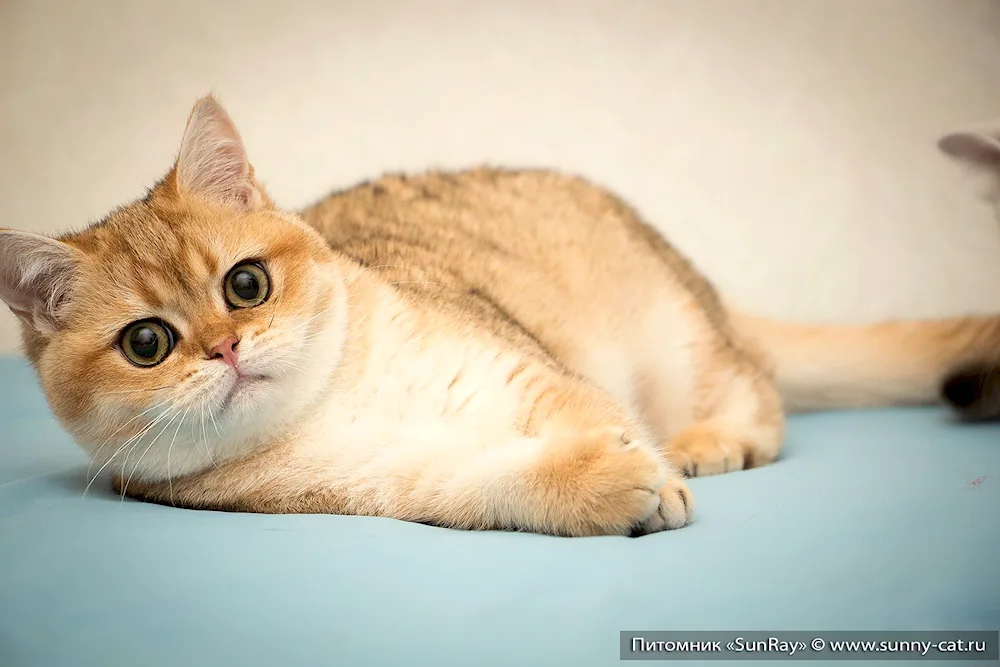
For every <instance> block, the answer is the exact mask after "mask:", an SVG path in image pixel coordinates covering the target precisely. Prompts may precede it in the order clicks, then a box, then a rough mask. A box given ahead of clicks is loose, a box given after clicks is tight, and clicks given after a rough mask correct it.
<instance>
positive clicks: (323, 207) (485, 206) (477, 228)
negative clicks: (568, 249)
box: [303, 167, 621, 268]
mask: <svg viewBox="0 0 1000 667" xmlns="http://www.w3.org/2000/svg"><path fill="white" fill-rule="evenodd" d="M620 207H621V202H619V201H618V200H617V199H616V198H614V197H613V196H612V195H611V194H610V193H609V192H607V191H606V190H604V189H602V188H600V187H599V186H597V185H594V184H592V183H590V182H588V181H586V180H584V179H582V178H579V177H575V176H572V175H567V174H563V173H559V172H555V171H547V170H513V169H499V168H490V167H481V168H477V169H469V170H464V171H454V172H445V171H429V172H424V173H418V174H388V175H385V176H383V177H381V178H379V179H377V180H374V181H366V182H364V183H361V184H359V185H356V186H354V187H351V188H348V189H346V190H342V191H339V192H335V193H333V194H331V195H329V196H328V197H326V198H325V199H323V200H322V201H320V202H318V203H316V204H315V205H313V206H311V207H310V208H308V209H306V210H305V211H304V212H303V216H304V217H305V218H306V220H308V221H309V222H310V223H311V224H312V225H314V226H315V227H317V228H318V229H320V231H321V232H322V233H323V235H324V236H325V237H326V239H327V240H328V241H329V243H330V244H331V246H333V247H334V248H336V249H338V250H340V251H342V252H345V253H347V254H350V255H352V256H354V257H355V258H356V259H358V260H359V261H361V262H362V263H364V264H373V263H374V262H376V261H379V260H381V259H385V258H386V257H389V256H397V255H403V256H404V257H405V258H407V260H408V263H409V264H411V265H419V264H422V263H424V262H425V261H430V262H431V263H433V264H434V265H435V266H442V262H443V263H445V264H448V265H449V266H451V268H458V267H459V266H460V265H461V264H462V263H464V262H466V261H471V260H477V259H482V258H484V257H489V256H496V255H497V254H498V253H502V255H503V256H505V257H517V258H520V259H521V260H523V261H531V260H537V259H541V258H542V257H546V256H547V255H548V253H547V252H546V251H547V250H549V246H551V245H557V246H560V247H561V246H565V245H566V244H572V245H573V246H575V247H574V252H575V253H576V254H588V253H587V251H588V249H589V248H588V243H589V242H594V241H597V240H598V239H596V238H594V237H595V235H600V236H608V235H609V233H613V232H614V231H616V230H615V227H616V226H617V227H619V229H620V224H618V225H616V224H615V222H616V221H618V220H619V219H620V217H621V215H620V211H619V210H616V209H617V208H620ZM602 219H603V222H604V224H600V222H601V220H602ZM600 232H603V233H600ZM604 240H607V239H604ZM422 251H423V252H422Z"/></svg>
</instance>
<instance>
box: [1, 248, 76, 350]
mask: <svg viewBox="0 0 1000 667" xmlns="http://www.w3.org/2000/svg"><path fill="white" fill-rule="evenodd" d="M79 260H80V256H79V251H77V250H76V249H75V248H73V247H71V246H69V245H67V244H65V243H63V242H62V241H57V240H55V239H51V238H48V237H46V236H41V235H39V234H31V233H29V232H20V231H16V230H13V229H0V300H3V302H4V303H6V304H7V307H8V308H10V309H11V311H13V313H14V314H15V315H17V316H18V317H19V318H20V319H21V321H23V322H24V323H25V324H27V325H28V326H29V327H31V328H33V329H34V330H35V331H38V332H39V333H42V334H45V335H51V334H53V333H55V332H56V331H58V330H59V329H60V328H61V327H62V325H63V316H64V314H65V306H66V303H67V301H68V299H69V296H70V291H71V290H72V287H73V282H74V276H75V273H76V267H77V266H78V265H79Z"/></svg>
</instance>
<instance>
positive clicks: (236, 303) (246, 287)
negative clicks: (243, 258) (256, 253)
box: [225, 262, 271, 308]
mask: <svg viewBox="0 0 1000 667" xmlns="http://www.w3.org/2000/svg"><path fill="white" fill-rule="evenodd" d="M225 294H226V302H227V303H229V305H230V306H232V307H233V308H253V307H255V306H259V305H260V304H262V303H264V302H265V301H267V297H268V296H270V294H271V279H270V278H269V277H268V275H267V271H265V270H264V267H263V266H261V265H260V264H259V263H257V262H243V263H242V264H237V265H236V266H234V267H233V268H232V269H230V270H229V273H227V274H226V282H225Z"/></svg>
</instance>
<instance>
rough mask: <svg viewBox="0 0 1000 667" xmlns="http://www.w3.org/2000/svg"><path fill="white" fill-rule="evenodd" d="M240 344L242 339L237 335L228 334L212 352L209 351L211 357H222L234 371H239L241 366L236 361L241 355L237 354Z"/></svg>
mask: <svg viewBox="0 0 1000 667" xmlns="http://www.w3.org/2000/svg"><path fill="white" fill-rule="evenodd" d="M239 344H240V339H239V338H237V337H236V336H226V337H225V338H223V339H222V340H221V341H219V342H218V343H217V344H216V345H215V347H213V348H212V350H211V352H209V358H211V359H222V360H223V361H224V362H226V364H228V365H229V366H230V367H232V369H233V370H234V371H238V370H239V367H238V366H237V365H236V362H237V360H238V359H239V355H237V354H236V346H237V345H239Z"/></svg>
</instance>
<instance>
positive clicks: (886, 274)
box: [0, 0, 1000, 351]
mask: <svg viewBox="0 0 1000 667" xmlns="http://www.w3.org/2000/svg"><path fill="white" fill-rule="evenodd" d="M209 89H214V90H215V91H216V92H217V93H218V94H219V95H220V96H221V98H222V99H223V101H224V102H225V103H226V104H227V106H228V107H229V109H230V112H231V113H232V115H233V116H234V118H235V119H236V122H237V123H238V124H239V126H240V128H241V130H242V132H243V134H244V138H245V139H246V141H247V143H248V146H249V149H250V152H251V158H252V159H253V161H254V163H255V166H256V168H257V171H258V174H259V175H260V176H261V177H262V179H263V180H264V181H265V183H266V184H267V186H268V187H269V188H270V190H271V192H272V194H273V195H274V196H275V197H276V198H277V199H278V200H279V201H280V202H282V203H283V204H286V205H288V206H298V205H302V204H305V203H307V202H309V201H310V200H312V199H314V198H316V197H319V196H320V195H322V194H323V193H324V192H325V191H326V190H328V189H330V188H332V187H334V186H343V185H347V184H349V183H351V182H353V181H356V180H361V179H364V178H367V177H370V176H373V175H375V174H377V173H378V172H379V171H381V170H385V169H406V168H422V167H425V166H429V165H438V166H463V165H469V164H472V163H476V162H481V161H489V162H493V163H506V164H512V165H547V166H555V167H559V168H563V169H567V170H572V171H577V172H581V173H584V174H586V175H588V176H590V177H592V178H594V179H597V180H600V181H603V182H604V183H606V184H607V185H610V186H612V187H614V188H616V189H618V190H619V191H620V192H622V193H623V194H625V195H626V196H627V197H629V198H631V199H632V200H633V202H634V203H635V204H636V205H637V206H638V207H639V208H640V209H641V210H643V211H644V212H645V213H646V214H647V215H648V216H649V217H650V218H652V219H653V220H654V221H655V223H656V224H657V225H658V226H659V227H660V228H661V229H662V230H664V231H666V232H667V233H668V235H669V236H670V237H671V238H672V239H673V240H674V241H675V242H676V243H677V244H678V245H680V246H681V247H682V248H683V249H684V250H686V251H687V252H688V254H690V255H691V256H692V257H693V258H694V259H695V260H696V261H697V262H698V263H699V264H700V265H701V266H702V267H703V268H704V269H705V270H706V271H707V272H708V273H709V275H710V276H711V277H712V278H713V279H714V280H715V281H716V282H717V283H718V284H719V286H720V287H722V288H723V289H725V290H726V291H727V292H729V294H730V295H731V296H732V297H733V298H735V299H736V300H737V301H740V302H742V303H743V304H746V305H747V306H750V307H755V308H757V309H759V310H762V311H766V312H769V313H775V314H783V315H790V316H799V317H812V318H817V319H828V320H829V319H842V320H843V319H867V318H875V317H883V316H889V315H933V314H944V313H952V312H961V311H967V310H986V309H1000V227H998V225H997V223H996V220H995V219H994V218H993V214H992V212H991V210H990V208H989V207H988V206H987V205H986V204H985V203H984V202H983V201H981V200H979V199H977V193H978V192H979V188H978V184H977V183H976V182H975V181H974V180H972V179H971V178H970V176H969V174H967V173H965V172H964V171H963V170H962V169H960V168H959V167H957V166H956V165H954V164H952V163H950V162H948V161H946V160H945V159H944V158H943V157H942V156H940V155H939V154H938V153H937V152H936V149H935V147H934V142H935V140H936V139H937V137H938V135H939V134H941V133H942V132H944V131H946V130H948V129H951V128H953V127H954V126H956V125H961V124H965V123H967V122H969V121H978V120H981V119H983V118H988V117H991V116H995V115H1000V2H997V1H996V0H865V1H864V2H862V1H860V0H691V1H681V0H649V1H639V0H629V1H627V2H612V1H607V2H603V1H589V0H579V1H576V2H569V1H567V2H552V1H544V0H521V1H517V2H468V1H466V2H463V1H461V0H453V1H450V2H445V1H431V0H424V1H419V2H418V1H413V2H401V1H389V0H365V1H357V2H347V1H340V2H337V1H332V0H331V1H327V2H297V1H292V0H281V1H275V2H270V3H268V2H224V1H222V0H215V1H202V2H188V1H176V0H174V1H172V2H159V1H153V0H133V1H125V0H122V1H119V2H111V1H108V0H87V2H77V1H75V0H58V1H57V0H47V1H45V2H36V1H27V0H24V1H11V0H0V95H2V97H0V226H7V227H19V228H22V229H29V230H35V231H41V232H50V233H55V232H59V231H63V230H67V229H70V228H74V227H79V226H81V225H83V224H84V223H86V222H87V221H89V220H94V219H97V218H100V217H101V216H103V214H104V213H105V212H106V211H107V210H108V209H109V208H111V207H112V206H114V205H116V204H118V203H120V202H122V201H123V200H125V199H128V198H133V197H137V196H140V195H142V194H143V191H144V188H145V187H146V186H148V185H150V184H152V182H153V181H154V180H155V179H156V178H158V177H159V176H160V175H161V174H162V173H163V172H164V171H165V170H166V169H167V168H168V166H169V163H170V161H171V159H172V156H173V152H174V150H175V149H176V146H177V142H178V141H179V139H180V133H181V130H182V128H183V124H184V121H185V119H186V115H187V112H188V108H189V106H190V104H191V103H192V102H193V100H194V99H195V98H196V97H197V96H199V95H201V94H203V93H204V92H206V91H208V90H209ZM16 345H17V342H16V336H15V323H14V318H13V317H12V316H11V315H10V314H9V313H8V312H7V311H6V310H4V311H3V312H2V314H0V351H10V350H13V349H15V348H16Z"/></svg>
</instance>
